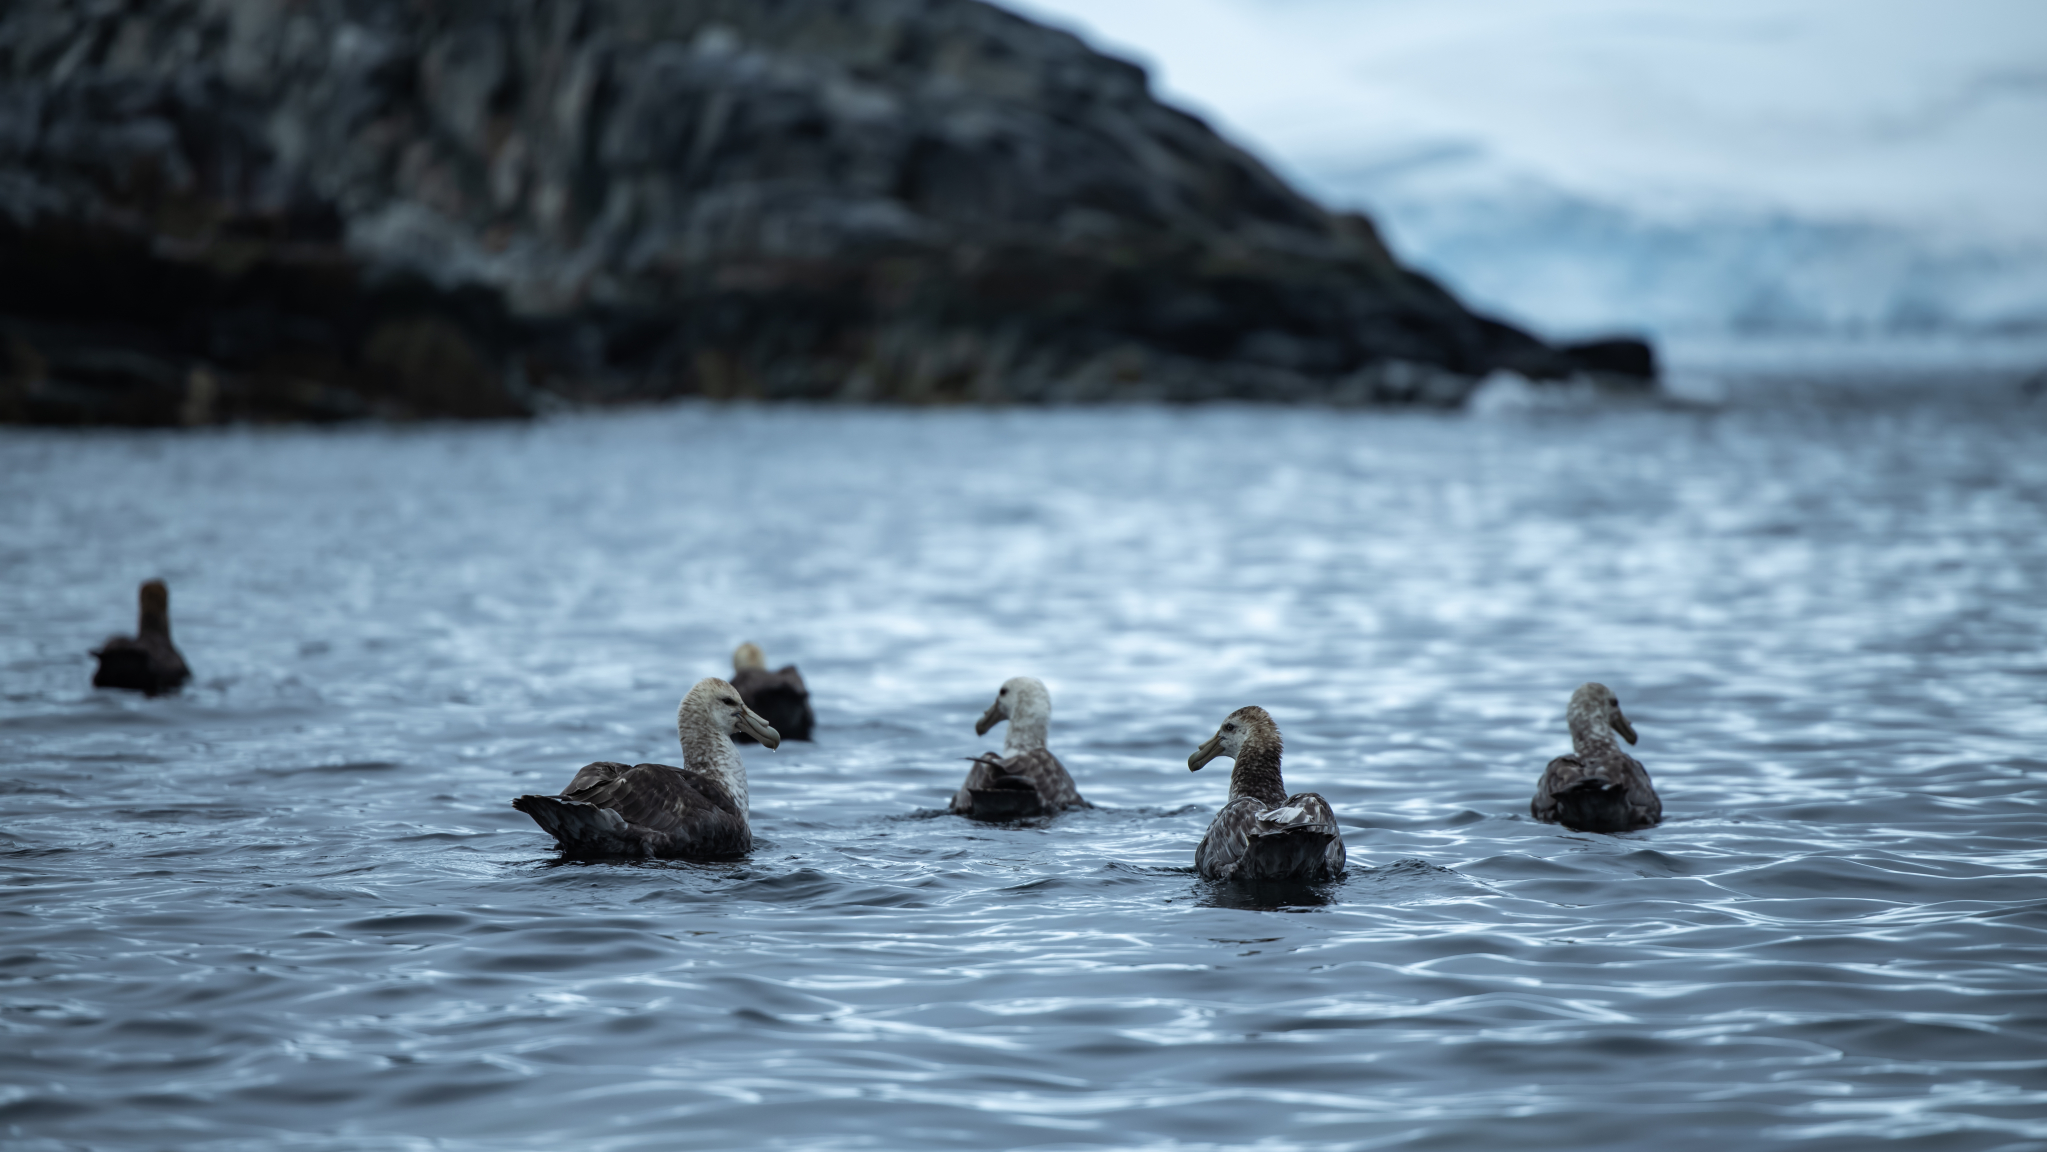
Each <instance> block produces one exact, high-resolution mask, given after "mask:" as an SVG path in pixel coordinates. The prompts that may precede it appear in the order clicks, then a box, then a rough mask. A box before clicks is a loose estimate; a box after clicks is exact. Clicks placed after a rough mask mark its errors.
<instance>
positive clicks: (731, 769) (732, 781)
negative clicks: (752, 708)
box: [677, 726, 748, 815]
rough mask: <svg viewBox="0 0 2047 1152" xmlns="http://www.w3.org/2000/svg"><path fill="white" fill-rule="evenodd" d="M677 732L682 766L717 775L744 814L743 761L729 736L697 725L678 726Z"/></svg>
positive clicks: (744, 763) (744, 764)
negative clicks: (680, 743) (679, 740)
mask: <svg viewBox="0 0 2047 1152" xmlns="http://www.w3.org/2000/svg"><path fill="white" fill-rule="evenodd" d="M677 734H678V735H679V736H681V737H682V766H683V767H685V768H693V769H695V770H697V771H699V772H702V773H705V774H706V775H710V776H715V777H717V779H718V782H719V783H720V784H723V785H724V786H725V791H726V792H728V793H731V795H732V802H733V803H734V804H737V805H739V811H740V814H741V815H745V814H746V812H747V809H748V804H747V796H746V761H744V760H742V759H740V758H739V749H738V747H737V746H735V745H734V744H733V743H732V737H730V736H728V735H726V734H725V733H723V732H719V731H717V730H716V729H714V728H710V727H696V726H685V727H680V728H678V729H677Z"/></svg>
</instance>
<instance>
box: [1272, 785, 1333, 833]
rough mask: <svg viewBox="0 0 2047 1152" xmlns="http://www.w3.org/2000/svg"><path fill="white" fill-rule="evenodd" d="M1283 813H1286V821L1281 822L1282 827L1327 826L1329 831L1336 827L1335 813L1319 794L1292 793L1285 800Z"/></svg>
mask: <svg viewBox="0 0 2047 1152" xmlns="http://www.w3.org/2000/svg"><path fill="white" fill-rule="evenodd" d="M1284 811H1285V812H1286V813H1287V817H1286V819H1285V820H1283V821H1281V823H1282V824H1284V825H1288V826H1291V825H1295V824H1327V825H1328V826H1329V827H1330V828H1331V829H1334V828H1335V827H1336V811H1335V809H1333V808H1331V807H1330V806H1329V801H1327V800H1324V799H1323V798H1322V794H1321V793H1320V792H1296V793H1294V794H1293V795H1291V796H1289V797H1287V798H1286V806H1285V808H1284Z"/></svg>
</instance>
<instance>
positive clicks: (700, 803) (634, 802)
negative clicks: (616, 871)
mask: <svg viewBox="0 0 2047 1152" xmlns="http://www.w3.org/2000/svg"><path fill="white" fill-rule="evenodd" d="M675 732H676V735H677V736H678V737H679V738H680V739H681V740H682V767H680V768H676V767H673V766H671V765H668V764H631V765H628V764H620V763H618V762H616V761H611V760H600V761H598V762H596V763H595V764H586V765H584V766H583V769H582V771H580V772H577V773H576V778H575V779H573V780H571V781H569V786H568V787H567V788H564V789H562V792H561V795H559V796H521V797H519V798H518V799H516V800H514V801H512V807H514V808H517V809H518V810H519V811H521V812H524V813H526V814H527V815H528V816H531V817H533V819H534V821H535V822H536V823H538V824H539V825H540V826H541V827H542V828H544V829H546V830H547V832H548V834H549V835H551V836H553V837H554V838H555V841H556V842H557V843H558V844H560V845H561V848H562V851H564V852H566V853H567V854H569V855H571V856H633V857H645V856H660V857H669V858H677V859H683V860H723V859H730V858H732V857H735V856H744V855H746V854H747V852H749V851H751V850H752V848H753V829H752V827H751V826H750V825H749V824H748V823H747V796H746V764H745V763H744V762H743V761H742V760H740V758H739V749H738V748H736V747H734V746H733V744H732V734H733V733H734V732H745V733H747V734H748V735H750V736H752V737H753V738H754V739H756V740H758V741H760V742H761V743H762V744H764V745H766V746H767V747H769V748H773V747H774V746H775V745H777V744H780V743H781V742H782V738H781V737H780V736H778V735H776V734H775V730H774V728H773V727H771V726H769V724H768V722H767V721H765V720H763V719H761V717H760V715H759V714H758V713H756V712H754V711H753V710H752V709H750V708H748V707H747V706H746V705H745V703H744V702H742V701H741V700H740V698H739V691H738V689H736V688H734V687H732V685H730V684H728V683H726V682H725V681H723V680H718V679H715V678H709V677H707V678H705V679H703V680H699V681H697V683H696V687H694V688H691V689H690V690H689V695H687V696H684V697H683V698H682V703H681V704H680V705H678V706H677V707H676V709H675Z"/></svg>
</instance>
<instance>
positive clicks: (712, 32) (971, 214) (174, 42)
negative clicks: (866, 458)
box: [0, 0, 1655, 425]
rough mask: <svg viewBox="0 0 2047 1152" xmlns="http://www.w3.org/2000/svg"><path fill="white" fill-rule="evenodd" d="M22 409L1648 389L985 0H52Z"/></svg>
mask: <svg viewBox="0 0 2047 1152" xmlns="http://www.w3.org/2000/svg"><path fill="white" fill-rule="evenodd" d="M0 269H4V270H5V274H4V275H0V421H9V422H32V423H110V424H138V425H153V424H208V423H216V422H222V421H262V420H332V419H349V418H354V417H362V416H384V417H393V418H405V417H426V416H454V417H499V416H516V415H519V414H522V413H527V412H531V411H534V410H536V408H538V407H543V406H546V405H547V404H549V403H551V402H554V401H562V402H569V403H602V402H606V401H614V400H638V399H650V398H661V397H671V396H685V395H698V396H706V397H714V398H722V397H755V398H760V399H766V400H783V399H800V400H815V401H847V402H868V403H958V402H979V403H1006V402H1020V403H1060V402H1089V401H1104V400H1117V401H1130V400H1156V401H1173V402H1189V401H1201V400H1212V399H1240V400H1264V401H1282V402H1323V403H1337V404H1432V405H1446V406H1447V405H1455V404H1459V403H1462V401H1463V400H1464V398H1465V397H1466V396H1467V395H1469V393H1470V392H1471V391H1472V389H1473V388H1474V387H1475V386H1476V384H1477V382H1478V381H1479V379H1481V378H1482V377H1483V376H1485V375H1486V374H1487V373H1489V372H1492V371H1494V370H1497V369H1507V370H1511V371H1514V372H1517V373H1520V374H1521V375H1523V376H1525V377H1527V378H1529V379H1531V380H1534V381H1537V382H1543V381H1562V380H1569V379H1580V380H1582V379H1584V378H1586V377H1590V378H1592V379H1594V380H1596V381H1598V382H1599V383H1600V384H1601V385H1602V386H1605V387H1611V388H1620V389H1629V390H1646V389H1648V388H1650V387H1652V386H1653V379H1654V375H1655V364H1654V356H1653V353H1652V351H1651V350H1650V349H1649V347H1648V346H1647V345H1645V344H1642V343H1640V342H1638V341H1631V340H1616V341H1608V342H1601V343H1598V344H1592V345H1580V346H1569V347H1559V346H1554V345H1551V344H1547V343H1545V342H1543V341H1541V340H1539V339H1537V338H1535V337H1534V336H1531V335H1529V334H1527V333H1524V332H1521V331H1519V330H1517V329H1515V328H1513V327H1511V326H1509V325H1506V324H1502V323H1499V322H1497V321H1493V320H1489V319H1487V318H1484V317H1481V316H1477V315H1474V314H1473V313H1471V312H1470V311H1468V310H1467V309H1465V308H1464V307H1463V306H1462V305H1460V304H1459V303H1458V302H1457V301H1456V300H1455V299H1454V298H1452V297H1451V296H1450V295H1449V294H1448V293H1447V292H1445V291H1443V290H1442V289H1441V288H1440V287H1438V286H1437V285H1435V284H1434V283H1433V282H1431V281H1430V280H1428V279H1427V278H1426V277H1424V276H1422V275H1420V274H1418V273H1415V272H1413V271H1412V270H1409V269H1406V268H1404V267H1402V266H1401V265H1400V264H1399V263H1398V262H1397V261H1396V260H1395V259H1394V258H1393V257H1392V256H1391V255H1390V254H1389V253H1388V252H1387V250H1386V248H1385V246H1384V245H1383V244H1382V243H1380V241H1379V238H1378V236H1377V233H1376V231H1375V230H1374V229H1373V227H1372V225H1371V222H1370V221H1369V220H1367V219H1365V218H1364V217H1361V216H1357V215H1351V214H1338V213H1331V212H1328V211H1326V210H1324V209H1322V208H1321V207H1319V206H1318V205H1316V204H1314V203H1312V202H1311V201H1309V200H1307V199H1306V198H1305V197H1303V196H1301V195H1300V194H1298V193H1297V192H1295V191H1294V190H1293V189H1291V188H1289V187H1288V186H1287V185H1286V184H1285V183H1284V182H1282V181H1281V180H1279V179H1278V178H1277V177H1276V176H1275V175H1273V174H1272V173H1271V172H1270V171H1269V170H1267V169H1266V168H1265V167H1264V166H1263V165H1261V164H1259V163H1258V162H1257V161H1256V160H1255V159H1254V158H1252V157H1250V156H1249V155H1247V154H1246V153H1244V152H1243V151H1242V150H1240V149H1238V148H1236V147H1234V146H1233V145H1231V144H1229V143H1228V142H1227V141H1225V140H1223V139H1222V138H1221V137H1219V136H1217V135H1216V134H1215V133H1214V132H1212V131H1211V130H1210V129H1209V128H1208V127H1207V126H1206V125H1204V124H1202V123H1201V122H1200V121H1199V120H1198V119H1196V118H1194V117H1191V116H1189V115H1187V114H1185V113H1183V112H1180V111H1178V110H1175V109H1173V108H1170V107H1168V106H1166V105H1164V104H1161V103H1159V102H1158V101H1157V100H1155V99H1153V98H1152V96H1151V95H1150V92H1149V86H1148V83H1147V80H1146V77H1145V75H1144V73H1143V72H1142V70H1140V69H1138V68H1136V67H1135V66H1133V65H1130V64H1128V63H1126V62H1123V61H1120V60H1116V59H1113V58H1110V57H1107V56H1103V55H1101V54H1099V53H1096V52H1094V51H1092V50H1090V49H1088V48H1087V47H1086V46H1085V45H1083V44H1082V43H1081V42H1080V41H1078V40H1077V39H1075V38H1074V37H1072V36H1071V35H1069V34H1066V33H1064V32H1060V31H1057V30H1053V29H1048V28H1045V27H1042V26H1039V25H1036V24H1033V23H1031V22H1029V21H1027V20H1024V19H1022V18H1020V17H1017V16H1014V15H1012V14H1010V13H1008V12H1005V11H1003V10H1001V9H998V8H995V7H992V6H989V5H986V4H982V3H978V2H976V0H750V2H749V0H678V2H669V3H661V2H656V0H517V2H513V3H503V4H488V3H446V2H443V3H411V2H406V0H346V2H344V0H305V2H300V3H287V2H285V0H241V2H238V3H225V2H222V0H149V2H147V3H140V4H134V5H130V6H127V7H125V8H123V7H112V6H109V7H105V8H101V7H93V6H86V5H78V4H74V3H67V2H64V0H20V2H18V3H16V4H14V5H11V6H10V7H9V9H8V10H7V11H6V12H5V14H4V15H0Z"/></svg>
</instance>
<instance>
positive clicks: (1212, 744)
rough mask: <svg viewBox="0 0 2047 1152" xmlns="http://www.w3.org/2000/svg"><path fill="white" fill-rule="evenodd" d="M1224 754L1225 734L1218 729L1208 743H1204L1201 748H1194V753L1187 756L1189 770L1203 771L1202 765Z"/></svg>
mask: <svg viewBox="0 0 2047 1152" xmlns="http://www.w3.org/2000/svg"><path fill="white" fill-rule="evenodd" d="M1222 754H1223V734H1222V733H1221V732H1220V731H1218V732H1216V734H1215V735H1213V736H1210V737H1209V738H1208V743H1206V744H1203V745H1202V746H1201V747H1199V748H1196V749H1195V750H1194V755H1192V756H1189V757H1187V771H1189V772H1199V771H1201V766H1202V765H1203V764H1206V763H1208V762H1209V761H1210V760H1213V759H1215V758H1216V757H1218V756H1220V755H1222Z"/></svg>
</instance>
